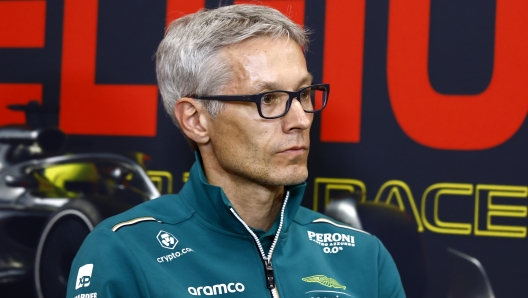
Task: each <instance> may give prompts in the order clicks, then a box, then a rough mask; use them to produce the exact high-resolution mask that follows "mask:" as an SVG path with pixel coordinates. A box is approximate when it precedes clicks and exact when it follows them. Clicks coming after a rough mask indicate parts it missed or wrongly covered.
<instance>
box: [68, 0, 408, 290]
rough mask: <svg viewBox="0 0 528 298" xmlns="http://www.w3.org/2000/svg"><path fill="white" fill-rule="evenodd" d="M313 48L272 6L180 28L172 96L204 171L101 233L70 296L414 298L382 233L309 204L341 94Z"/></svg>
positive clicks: (197, 167) (171, 63) (170, 39)
mask: <svg viewBox="0 0 528 298" xmlns="http://www.w3.org/2000/svg"><path fill="white" fill-rule="evenodd" d="M306 47H307V37H306V33H305V31H304V30H303V29H302V28H301V27H299V26H298V25H296V24H294V23H293V22H292V21H290V20H289V19H288V18H287V17H285V16H284V15H282V14H281V13H279V12H278V11H276V10H274V9H271V8H267V7H263V6H254V5H234V6H226V7H222V8H218V9H215V10H210V11H200V12H197V13H195V14H192V15H188V16H185V17H183V18H180V19H178V20H176V21H175V22H173V23H172V24H171V25H170V27H169V28H168V30H167V33H166V35H165V38H164V40H163V41H162V42H161V44H160V46H159V49H158V52H157V74H158V82H159V88H160V91H161V94H162V96H163V100H164V104H165V107H166V109H167V111H168V112H169V114H170V115H171V116H172V117H173V120H174V122H175V124H176V125H177V126H178V127H179V128H180V129H181V130H182V132H183V133H184V135H185V136H186V138H187V139H188V141H189V143H190V144H191V147H192V148H193V149H195V155H196V163H195V164H194V165H193V167H192V169H191V171H190V176H189V180H188V182H187V183H186V184H185V186H184V187H183V189H182V190H181V191H180V193H179V194H177V195H167V196H163V197H161V198H158V199H155V200H152V201H149V202H146V203H144V204H142V205H140V206H137V207H136V208H133V209H131V210H129V211H127V212H125V213H123V214H120V215H118V216H115V217H112V218H110V219H108V220H106V221H104V222H103V223H101V224H100V225H99V226H98V227H97V228H96V229H95V230H94V231H93V232H92V233H91V234H90V235H89V236H88V238H87V239H86V241H85V243H84V244H83V246H82V248H81V249H80V251H79V253H78V255H77V257H76V259H75V261H74V263H73V266H72V270H71V274H70V280H69V286H68V297H83V296H79V295H80V294H85V295H88V294H91V295H92V296H93V295H96V296H97V297H127V298H131V297H191V296H210V295H225V296H226V297H282V298H290V297H292V298H293V297H295V298H297V297H369V298H372V297H404V296H405V295H404V293H403V289H402V286H401V282H400V278H399V275H398V272H397V270H396V267H395V265H394V262H393V260H392V258H391V257H390V255H389V254H388V253H387V251H386V250H385V248H384V247H383V245H382V244H381V243H380V242H379V240H378V239H377V238H375V237H374V236H371V235H369V234H368V233H365V232H363V231H359V230H355V229H353V228H350V227H347V226H345V225H341V224H339V223H336V222H334V221H332V220H330V219H328V218H326V217H324V216H323V215H321V214H318V213H315V212H313V211H310V210H308V209H306V208H303V207H300V201H301V199H302V195H303V192H304V188H305V183H304V180H305V179H306V178H307V176H308V171H307V166H306V165H307V158H308V151H309V147H310V140H309V131H310V126H311V124H312V121H313V113H315V112H317V111H320V110H322V109H323V108H324V107H325V105H326V102H327V98H328V93H329V86H328V85H325V84H312V76H311V75H310V73H308V71H307V68H306V61H305V57H304V54H303V50H306ZM277 90H279V91H277ZM92 296H85V297H92ZM94 297H95V296H94Z"/></svg>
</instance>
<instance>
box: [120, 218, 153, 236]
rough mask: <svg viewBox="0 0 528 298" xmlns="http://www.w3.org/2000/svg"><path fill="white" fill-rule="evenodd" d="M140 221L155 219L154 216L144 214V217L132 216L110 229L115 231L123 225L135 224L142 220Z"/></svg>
mask: <svg viewBox="0 0 528 298" xmlns="http://www.w3.org/2000/svg"><path fill="white" fill-rule="evenodd" d="M142 221H156V219H155V218H154V217H151V216H144V217H138V218H134V219H131V220H127V221H123V222H120V223H118V224H117V225H115V226H113V227H112V231H114V232H115V231H117V230H119V229H120V228H122V227H124V226H130V225H133V224H136V223H138V222H142Z"/></svg>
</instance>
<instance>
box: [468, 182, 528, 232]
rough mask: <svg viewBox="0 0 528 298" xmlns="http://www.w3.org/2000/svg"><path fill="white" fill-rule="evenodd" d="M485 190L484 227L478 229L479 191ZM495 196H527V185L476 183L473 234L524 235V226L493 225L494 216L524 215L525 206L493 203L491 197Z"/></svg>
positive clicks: (525, 213)
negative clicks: (483, 228) (485, 209)
mask: <svg viewBox="0 0 528 298" xmlns="http://www.w3.org/2000/svg"><path fill="white" fill-rule="evenodd" d="M485 191H487V197H486V198H487V208H488V211H487V213H486V214H487V216H486V229H485V230H480V229H479V207H480V201H481V199H480V193H481V192H485ZM497 197H503V198H520V199H525V198H526V197H528V187H525V186H509V185H488V184H478V185H477V190H476V194H475V235H477V236H494V237H514V238H524V237H526V227H519V226H506V225H494V224H492V222H491V218H492V217H494V216H497V217H498V216H502V217H526V215H527V213H528V212H527V211H528V210H527V209H528V208H527V207H526V206H514V205H502V204H494V203H493V199H494V198H497Z"/></svg>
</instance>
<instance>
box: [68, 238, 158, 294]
mask: <svg viewBox="0 0 528 298" xmlns="http://www.w3.org/2000/svg"><path fill="white" fill-rule="evenodd" d="M66 297H67V298H110V297H112V298H113V297H127V298H135V297H137V298H140V297H149V294H148V289H147V285H146V282H145V277H144V274H143V271H142V270H141V268H140V267H139V264H138V261H137V259H136V256H135V255H134V253H133V252H132V251H131V250H130V248H129V247H128V246H127V245H126V243H124V241H123V240H121V239H120V238H119V237H118V236H117V235H116V234H115V233H114V232H112V231H111V230H109V229H105V228H96V229H95V230H93V231H92V232H91V233H90V234H89V235H88V237H87V238H86V239H85V240H84V243H83V244H82V246H81V248H80V249H79V251H78V253H77V256H76V257H75V259H74V261H73V263H72V267H71V270H70V276H69V279H68V290H67V295H66Z"/></svg>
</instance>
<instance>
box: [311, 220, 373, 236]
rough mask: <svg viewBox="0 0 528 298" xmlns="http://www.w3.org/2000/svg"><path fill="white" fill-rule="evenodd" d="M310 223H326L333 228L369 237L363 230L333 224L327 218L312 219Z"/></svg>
mask: <svg viewBox="0 0 528 298" xmlns="http://www.w3.org/2000/svg"><path fill="white" fill-rule="evenodd" d="M312 223H327V224H331V225H334V226H336V227H339V228H343V229H349V230H352V231H356V232H361V233H364V234H367V235H370V233H368V232H365V231H363V230H360V229H356V228H353V227H350V226H346V225H341V224H338V223H336V222H333V221H331V220H329V219H328V218H323V217H321V218H317V219H314V220H313V221H312Z"/></svg>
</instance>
